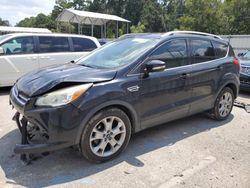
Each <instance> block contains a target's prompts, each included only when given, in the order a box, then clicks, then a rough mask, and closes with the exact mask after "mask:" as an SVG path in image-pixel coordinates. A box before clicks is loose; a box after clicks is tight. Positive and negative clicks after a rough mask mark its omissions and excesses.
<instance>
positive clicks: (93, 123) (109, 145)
mask: <svg viewBox="0 0 250 188" xmlns="http://www.w3.org/2000/svg"><path fill="white" fill-rule="evenodd" d="M130 137H131V122H130V119H129V118H128V116H127V115H126V113H125V112H123V111H122V110H120V109H118V108H108V109H104V110H102V111H100V112H98V113H97V114H96V115H95V116H93V117H92V118H91V119H90V121H89V122H88V123H87V125H86V127H85V129H84V130H83V133H82V137H81V141H80V151H81V153H82V155H83V156H84V157H85V158H86V159H87V160H89V161H90V162H95V163H101V162H106V161H108V160H111V159H113V158H115V157H116V156H118V155H119V154H120V153H121V152H123V151H124V150H125V148H126V147H127V145H128V143H129V140H130Z"/></svg>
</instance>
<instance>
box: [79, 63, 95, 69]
mask: <svg viewBox="0 0 250 188" xmlns="http://www.w3.org/2000/svg"><path fill="white" fill-rule="evenodd" d="M80 65H81V66H84V67H89V68H92V69H94V68H95V67H93V66H91V65H86V64H80Z"/></svg>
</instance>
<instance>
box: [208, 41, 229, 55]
mask: <svg viewBox="0 0 250 188" xmlns="http://www.w3.org/2000/svg"><path fill="white" fill-rule="evenodd" d="M212 43H213V46H214V52H215V55H216V57H217V58H222V57H225V56H226V55H227V49H228V45H226V44H223V43H219V42H215V41H213V42H212Z"/></svg>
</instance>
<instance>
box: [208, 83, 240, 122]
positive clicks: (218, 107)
mask: <svg viewBox="0 0 250 188" xmlns="http://www.w3.org/2000/svg"><path fill="white" fill-rule="evenodd" d="M234 99H235V96H234V92H233V90H232V89H231V88H229V87H225V88H224V89H223V90H222V91H221V92H220V94H219V95H218V97H217V99H216V101H215V106H214V108H213V109H212V110H211V111H210V112H209V116H210V117H212V118H213V119H215V120H219V121H223V120H225V119H227V118H228V116H229V115H230V114H231V112H232V109H233V103H234Z"/></svg>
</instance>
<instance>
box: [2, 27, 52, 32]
mask: <svg viewBox="0 0 250 188" xmlns="http://www.w3.org/2000/svg"><path fill="white" fill-rule="evenodd" d="M0 33H51V31H50V30H48V29H45V28H31V27H8V26H0Z"/></svg>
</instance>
